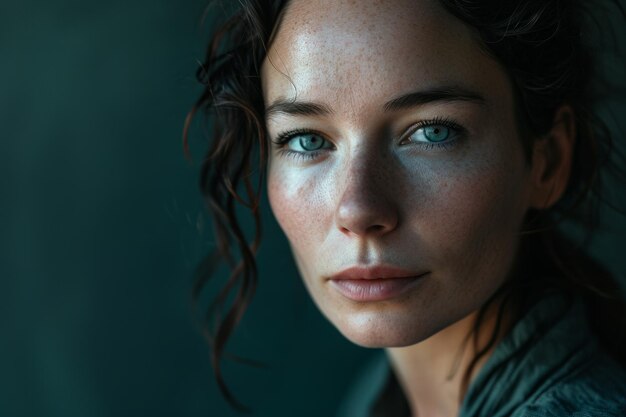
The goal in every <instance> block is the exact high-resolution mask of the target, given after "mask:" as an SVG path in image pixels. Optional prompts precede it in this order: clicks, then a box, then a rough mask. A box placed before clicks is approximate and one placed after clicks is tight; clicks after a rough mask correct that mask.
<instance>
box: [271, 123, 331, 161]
mask: <svg viewBox="0 0 626 417" xmlns="http://www.w3.org/2000/svg"><path fill="white" fill-rule="evenodd" d="M273 142H274V143H275V144H276V145H277V146H278V148H279V150H278V152H279V153H282V154H284V155H287V156H289V157H292V158H294V159H297V160H313V159H315V158H317V157H318V156H319V155H320V154H321V153H323V152H324V150H325V149H332V148H333V145H332V143H330V142H329V141H328V140H326V139H325V138H324V136H322V135H321V134H319V133H316V132H314V131H311V130H304V129H296V130H292V131H289V132H285V133H283V134H281V135H279V136H278V138H277V139H276V140H275V141H273Z"/></svg>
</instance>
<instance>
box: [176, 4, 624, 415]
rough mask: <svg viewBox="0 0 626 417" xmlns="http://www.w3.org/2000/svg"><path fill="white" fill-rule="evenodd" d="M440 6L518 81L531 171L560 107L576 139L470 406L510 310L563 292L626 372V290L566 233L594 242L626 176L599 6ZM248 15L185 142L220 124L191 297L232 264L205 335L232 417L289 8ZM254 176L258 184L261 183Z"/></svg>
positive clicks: (234, 26) (536, 217)
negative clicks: (614, 130) (272, 98)
mask: <svg viewBox="0 0 626 417" xmlns="http://www.w3.org/2000/svg"><path fill="white" fill-rule="evenodd" d="M438 1H439V2H440V4H441V5H442V6H443V7H444V8H445V9H446V10H447V11H448V12H449V13H451V14H452V15H454V16H456V17H457V18H458V19H460V20H461V21H463V22H464V23H466V24H467V25H468V26H470V27H472V28H474V29H475V31H476V33H477V34H478V35H479V38H480V40H481V47H482V48H483V49H484V50H485V51H486V52H487V53H488V54H489V55H490V56H491V57H492V58H493V59H495V60H496V61H498V62H499V63H500V64H501V65H502V67H503V68H504V69H505V71H507V73H508V75H509V77H510V79H511V81H512V85H513V90H514V95H515V98H516V112H517V119H518V125H519V130H520V134H521V135H520V136H521V137H522V141H523V145H524V149H525V152H526V157H527V161H528V163H530V157H531V149H532V145H533V141H534V140H535V139H536V138H538V137H540V136H542V135H545V134H546V133H547V132H549V131H550V129H551V127H552V123H553V120H554V115H555V112H556V110H557V108H558V107H560V106H561V105H563V104H567V105H569V106H571V108H572V109H573V113H574V115H575V126H576V131H577V137H576V142H575V148H574V152H573V160H572V171H571V172H572V175H571V177H570V179H569V183H568V186H567V188H566V191H565V193H564V195H563V197H562V198H561V199H560V201H559V202H558V203H557V204H556V205H554V206H553V207H551V208H550V209H548V210H544V211H538V210H530V211H529V212H528V213H527V216H526V219H525V223H524V229H523V231H522V234H521V245H520V249H519V254H518V257H517V262H516V264H515V266H514V267H515V268H514V269H515V273H513V274H512V276H511V278H510V279H509V280H507V281H506V283H505V284H504V285H503V286H502V287H501V288H500V289H499V290H498V291H497V292H496V294H494V295H493V296H492V297H491V298H490V299H489V300H488V301H487V302H486V303H485V304H484V305H483V306H482V308H481V309H480V311H479V314H478V315H477V320H476V322H475V323H474V327H473V333H472V335H474V336H476V335H477V334H478V329H479V328H480V326H481V324H482V323H483V319H484V317H485V313H486V312H487V310H488V309H489V308H490V306H492V305H495V300H496V299H497V298H498V297H500V298H501V299H502V300H503V301H502V303H500V304H499V306H498V316H497V317H498V320H497V324H496V326H495V330H494V332H493V334H492V335H491V338H490V340H489V342H488V343H487V345H486V346H482V347H481V348H479V349H478V351H477V353H476V355H475V356H474V358H473V360H472V361H471V363H470V366H469V368H468V369H467V370H466V373H465V374H464V378H463V387H462V390H461V392H462V394H463V395H464V393H465V391H466V390H467V387H468V385H469V378H470V374H471V371H472V369H473V368H474V367H475V366H476V364H477V362H478V361H479V359H480V358H481V357H483V356H484V355H485V354H486V353H487V352H488V351H489V349H490V348H491V347H493V345H494V344H495V343H496V341H497V340H498V337H499V336H501V333H503V332H504V331H505V329H504V328H503V326H502V325H501V318H502V317H503V312H504V307H505V305H507V304H509V303H510V304H511V305H514V306H515V309H514V311H515V313H514V314H515V315H514V320H517V319H519V318H520V317H521V316H522V315H523V314H524V312H525V311H526V310H527V309H528V307H529V306H530V305H531V304H532V303H533V302H535V301H536V300H537V299H538V298H539V296H540V295H541V294H542V293H546V292H549V291H554V290H559V291H565V292H566V293H568V294H571V295H582V296H583V298H584V299H585V301H586V304H587V307H588V308H587V311H588V316H589V319H590V322H591V325H592V329H593V330H594V331H595V333H596V334H597V336H598V337H599V339H600V341H601V343H602V345H603V346H604V347H605V349H606V350H607V351H608V352H609V353H610V354H612V355H613V356H614V357H615V358H616V359H618V361H620V362H621V363H622V364H626V313H625V311H626V310H625V309H624V303H623V300H622V298H621V291H620V287H619V286H618V285H617V283H616V282H615V281H614V279H613V278H612V276H611V275H610V274H609V273H608V271H607V270H605V269H604V268H603V267H602V266H601V265H599V264H598V263H596V262H595V261H593V260H592V259H591V258H590V257H589V256H588V255H586V253H585V250H584V249H585V248H584V246H585V245H584V244H585V243H586V242H587V239H583V241H582V242H579V243H578V244H575V243H573V241H572V240H571V239H569V238H566V237H565V235H564V234H563V233H562V232H561V231H560V230H559V228H557V226H558V225H559V223H561V222H562V220H570V221H573V222H576V223H577V224H579V225H582V226H583V228H584V230H586V236H587V237H589V236H591V234H592V233H593V232H594V231H595V230H596V229H597V224H598V223H597V208H598V203H599V202H600V201H602V198H601V197H602V193H601V181H600V176H599V173H600V170H601V168H603V169H606V170H608V171H611V172H614V173H617V174H618V175H620V176H623V173H622V172H621V171H620V170H619V168H618V166H619V165H617V164H615V163H614V160H613V161H612V160H611V159H609V155H611V154H612V153H615V150H614V149H613V146H612V141H611V135H610V132H609V130H608V129H607V128H606V126H605V125H604V124H603V122H602V121H601V120H600V119H599V118H598V117H596V116H595V115H594V113H593V112H592V107H591V106H592V104H591V103H592V101H593V100H592V98H593V96H592V93H593V86H592V84H591V83H592V80H593V74H594V70H595V68H594V66H593V65H592V64H593V59H592V56H591V54H590V45H587V44H585V42H584V41H585V39H584V36H583V33H584V32H583V29H584V28H585V27H587V26H585V24H589V23H588V22H585V18H586V17H587V16H590V15H592V13H591V10H590V8H591V7H597V5H598V4H600V3H599V2H591V1H586V2H583V1H582V0H579V1H574V0H570V1H560V0H525V1H520V0H517V1H510V0H509V1H505V0H481V1H478V0H438ZM238 3H239V4H238V7H236V8H235V9H234V10H231V11H227V10H226V9H223V11H224V13H225V14H227V15H229V16H227V17H226V18H225V19H224V21H223V22H221V23H220V24H219V25H217V27H216V29H215V30H214V32H213V33H212V38H211V41H210V43H209V45H208V48H207V52H206V57H205V59H204V62H203V63H202V65H201V66H200V67H199V69H198V71H197V78H198V80H199V81H200V82H201V83H202V84H203V85H204V91H203V93H202V95H201V96H200V98H199V99H198V101H197V102H196V103H195V105H194V106H193V108H192V110H191V112H190V113H189V115H188V118H187V120H186V122H185V129H184V132H183V138H184V145H185V151H186V152H187V153H188V152H189V150H188V132H189V126H190V122H191V120H192V118H193V117H194V115H195V114H196V113H197V112H198V111H202V112H204V113H205V116H206V117H207V118H208V119H210V120H211V121H212V126H213V133H212V135H210V148H209V151H208V154H207V155H206V157H205V159H204V160H203V164H202V169H201V173H200V189H201V191H202V194H203V195H204V197H205V199H206V204H207V207H208V210H209V212H210V214H211V217H212V220H213V225H214V229H215V233H216V235H217V241H218V245H217V247H216V248H215V250H213V251H212V252H211V253H210V254H208V255H207V256H206V258H205V259H204V260H203V261H202V262H201V263H200V265H199V266H198V269H197V272H196V278H195V281H194V285H193V289H192V296H193V299H194V303H196V302H197V300H198V298H199V295H200V294H201V292H202V290H203V289H204V287H205V286H206V285H205V284H206V283H207V281H208V279H209V278H210V277H212V276H214V275H215V268H216V266H217V264H218V263H219V261H225V262H226V263H227V264H228V266H229V268H230V269H231V273H230V276H229V277H228V279H227V280H226V282H225V283H224V284H223V286H222V287H221V290H220V291H219V293H218V295H217V296H216V298H215V299H214V300H213V302H212V304H211V305H210V306H209V307H208V309H207V313H206V316H205V322H204V328H205V330H206V332H205V334H206V337H207V340H208V342H209V344H210V347H211V363H212V366H213V369H214V372H215V376H216V378H217V382H218V385H219V388H220V390H221V391H222V393H223V395H224V396H225V398H226V399H227V400H228V401H229V403H230V404H231V405H232V406H234V407H235V408H237V409H239V410H241V411H247V410H248V409H247V408H246V407H244V406H243V405H242V404H240V403H239V402H238V401H237V400H236V399H235V398H234V396H233V395H232V393H231V392H230V390H229V389H228V387H227V386H226V384H225V382H224V379H223V376H222V373H221V368H220V361H221V358H222V355H223V354H224V353H225V352H224V347H225V344H226V341H227V340H228V338H229V337H230V335H231V334H232V332H233V330H234V329H235V327H236V326H237V324H238V323H239V321H240V320H241V318H242V316H243V314H244V312H245V310H246V308H247V306H248V305H249V303H250V301H251V299H252V297H253V295H254V291H255V288H256V285H257V276H258V271H257V267H256V262H255V254H256V252H257V249H258V247H259V244H260V239H261V224H260V214H259V201H260V193H261V191H262V187H263V184H264V172H265V169H264V168H265V164H266V158H267V137H266V136H267V133H266V128H265V122H264V120H265V109H264V103H263V97H262V89H261V81H260V68H261V64H262V62H263V60H264V59H265V56H266V53H267V50H268V49H269V47H270V45H271V43H272V40H273V37H274V34H275V32H276V30H277V28H278V27H279V26H280V20H281V17H282V16H283V14H284V11H285V10H286V8H287V6H288V3H289V2H288V1H286V0H240V1H239V2H238ZM596 3H597V4H596ZM605 4H606V5H607V7H609V6H610V5H611V4H612V5H613V6H614V7H618V8H619V10H621V12H622V14H624V15H626V14H625V13H624V10H623V9H622V8H621V6H620V4H619V3H617V2H611V1H610V0H607V1H606V2H605ZM257 158H258V159H257ZM255 171H256V175H257V182H256V184H255V183H253V179H252V178H253V176H254V174H255ZM240 192H241V193H243V194H244V195H245V197H242V195H240ZM236 204H240V205H242V206H243V207H246V208H247V209H249V211H250V214H251V215H252V217H253V219H254V224H255V230H254V236H253V239H252V241H251V242H249V241H248V240H247V239H248V237H247V236H246V234H245V233H244V231H243V230H242V227H241V222H240V220H239V219H238V216H237V213H236ZM233 252H235V253H233ZM233 296H234V298H233V299H232V301H231V302H228V300H229V298H230V297H233ZM470 336H471V335H468V340H469V337H470ZM474 339H475V340H474V343H476V338H474Z"/></svg>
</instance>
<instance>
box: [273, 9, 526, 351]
mask: <svg viewBox="0 0 626 417" xmlns="http://www.w3.org/2000/svg"><path fill="white" fill-rule="evenodd" d="M285 74H287V75H288V77H289V78H290V79H291V80H290V79H289V78H287V77H286V76H285ZM292 83H293V84H292ZM441 84H446V85H448V84H454V85H463V86H467V87H468V88H471V89H472V90H473V91H477V92H479V93H480V94H482V95H483V96H484V97H485V104H484V105H479V104H476V103H470V102H446V103H443V102H438V103H432V104H427V105H424V106H420V107H416V108H413V109H410V110H401V111H398V112H393V113H385V112H383V111H382V106H383V104H384V103H385V102H386V101H388V100H390V99H391V98H393V97H397V96H399V95H401V94H405V93H408V92H412V91H416V90H421V89H425V88H432V87H435V86H438V85H441ZM262 85H263V93H264V99H265V102H266V105H269V103H271V102H273V101H274V100H275V99H277V98H290V99H293V98H296V99H297V100H306V101H316V102H324V103H326V104H328V105H329V106H330V107H332V108H333V109H334V113H333V114H332V115H327V116H306V117H305V116H292V115H289V116H287V115H276V116H273V117H271V118H269V119H268V120H267V121H266V122H267V128H268V132H269V135H270V138H271V139H275V138H276V136H277V135H278V134H280V133H281V132H283V131H286V130H292V129H313V130H315V131H318V132H321V133H322V134H323V137H324V139H325V140H326V141H327V143H328V144H330V145H331V148H329V149H324V150H323V152H322V154H321V155H320V156H318V157H317V158H316V159H314V160H312V161H304V160H296V159H293V158H291V157H290V156H288V155H285V154H280V153H279V152H278V149H277V148H276V147H275V145H272V146H273V149H272V151H271V152H270V156H269V165H268V197H269V201H270V205H271V208H272V211H273V213H274V215H275V217H276V219H277V221H278V223H279V225H280V227H281V228H282V230H283V231H284V233H285V234H286V236H287V238H288V240H289V242H290V245H291V249H292V252H293V255H294V258H295V260H296V263H297V266H298V269H299V271H300V273H301V276H302V279H303V280H304V283H305V285H306V287H307V289H308V291H309V293H310V294H311V296H312V298H313V300H314V301H315V303H316V304H317V306H318V307H319V308H320V310H321V311H322V313H323V314H324V315H325V316H326V317H327V318H328V319H329V320H330V321H331V322H332V323H333V324H334V325H335V326H336V327H337V328H338V330H339V331H340V332H342V333H343V334H344V335H345V336H346V337H347V338H348V339H350V340H351V341H353V342H354V343H357V344H359V345H362V346H369V347H399V346H408V345H412V344H415V343H418V342H420V341H422V340H424V339H426V338H428V337H429V336H431V335H433V334H435V333H437V332H438V331H439V330H441V329H444V328H446V327H448V326H450V325H451V324H453V323H455V322H457V321H459V320H460V319H462V318H464V317H466V316H468V315H469V314H471V313H472V312H474V311H476V310H477V309H478V308H480V306H481V305H482V304H483V303H484V302H485V301H486V300H487V299H488V298H489V296H490V295H492V294H493V292H494V291H496V289H497V288H498V287H499V286H500V285H501V284H502V282H503V281H504V279H505V278H506V277H507V274H508V273H509V271H510V269H511V266H512V262H513V260H514V256H515V252H516V249H517V245H518V241H519V235H518V233H519V229H520V227H521V222H522V219H523V216H524V213H525V212H526V210H527V209H528V207H529V200H530V194H531V191H532V183H531V177H532V173H531V167H529V166H527V165H526V164H525V159H524V154H523V150H522V146H521V142H520V139H519V137H518V134H517V132H516V129H515V119H514V107H513V97H512V89H511V84H510V81H509V79H508V78H507V76H506V74H505V72H504V71H503V69H502V68H501V67H500V66H499V65H498V64H497V63H496V62H495V61H494V60H492V59H491V58H489V57H488V56H487V55H486V54H485V53H484V52H482V50H481V49H480V47H479V45H478V43H477V41H476V39H475V35H474V34H473V33H472V32H471V31H470V29H468V28H467V27H466V26H464V25H463V24H462V23H461V22H460V21H458V20H456V19H455V18H454V17H452V16H450V15H449V14H447V13H446V12H445V11H444V10H443V9H441V7H440V6H439V5H438V4H437V3H436V2H433V1H415V0H401V1H393V2H380V1H379V2H376V1H369V0H368V1H366V0H364V1H359V2H343V1H340V2H337V1H331V0H307V1H304V0H295V1H292V2H291V4H290V5H289V7H288V9H287V11H286V14H285V16H284V20H283V23H282V26H281V27H280V28H279V30H278V33H277V36H276V39H275V40H274V42H273V44H272V46H271V48H270V51H269V53H268V57H267V59H266V60H265V62H264V64H263V67H262ZM294 86H295V89H294ZM296 92H297V94H296ZM436 117H445V118H449V119H452V120H454V121H455V122H456V123H458V124H459V125H461V126H463V127H464V128H465V129H467V132H468V133H467V135H464V136H462V137H460V138H459V139H458V140H457V141H456V142H455V143H454V145H453V146H450V147H444V148H432V149H426V148H424V147H419V146H414V145H415V144H411V143H408V144H407V143H406V142H401V140H400V138H401V137H402V136H403V135H404V134H405V133H407V132H408V131H410V129H411V127H412V126H413V125H414V124H415V123H417V122H419V121H421V120H431V119H433V118H436ZM295 141H297V139H295ZM401 143H402V144H401ZM379 263H388V264H393V265H396V266H399V267H404V268H407V269H410V270H413V271H429V272H430V274H429V275H427V276H426V277H425V278H424V279H422V280H421V282H420V283H419V284H418V285H417V286H416V287H415V288H414V289H413V290H412V291H410V292H408V293H405V294H403V295H402V296H400V297H397V298H393V299H389V300H385V301H378V302H354V301H352V300H349V299H347V298H345V297H344V296H343V295H342V294H340V293H338V292H337V291H336V290H335V289H334V288H333V287H332V286H331V285H330V283H329V281H328V280H327V278H328V277H329V276H331V275H333V274H336V273H338V272H339V271H341V270H343V269H345V268H347V267H350V266H355V265H365V264H379ZM285 278H288V277H285Z"/></svg>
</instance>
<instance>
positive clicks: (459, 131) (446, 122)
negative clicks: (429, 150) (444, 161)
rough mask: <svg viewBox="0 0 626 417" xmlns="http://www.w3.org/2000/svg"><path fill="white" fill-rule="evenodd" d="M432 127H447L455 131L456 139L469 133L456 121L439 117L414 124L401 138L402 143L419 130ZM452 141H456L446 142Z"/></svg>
mask: <svg viewBox="0 0 626 417" xmlns="http://www.w3.org/2000/svg"><path fill="white" fill-rule="evenodd" d="M430 126H445V127H447V128H449V129H451V130H453V131H455V135H454V137H456V136H459V135H463V134H466V133H467V129H466V128H464V127H463V126H461V125H460V124H458V123H456V122H455V121H454V120H452V119H449V118H447V117H440V116H437V117H435V118H433V119H424V120H420V121H419V122H417V123H414V124H413V125H412V126H411V127H410V128H409V129H408V131H407V132H406V133H405V134H403V135H402V136H401V137H400V143H402V142H404V141H405V140H406V139H408V138H409V137H411V136H412V135H413V134H414V133H415V132H417V131H418V130H419V129H422V128H425V127H430ZM451 140H454V139H450V140H446V141H445V142H448V141H451ZM433 143H434V142H433ZM442 143H443V142H442Z"/></svg>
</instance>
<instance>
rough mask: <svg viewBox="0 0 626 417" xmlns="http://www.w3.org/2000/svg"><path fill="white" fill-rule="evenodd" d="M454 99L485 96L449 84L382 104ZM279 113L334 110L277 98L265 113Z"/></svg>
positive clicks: (390, 107)
mask: <svg viewBox="0 0 626 417" xmlns="http://www.w3.org/2000/svg"><path fill="white" fill-rule="evenodd" d="M456 101H466V102H472V103H476V104H480V105H484V104H485V103H486V100H485V97H483V96H482V95H481V94H480V93H478V92H475V91H472V90H469V89H466V88H462V87H457V86H450V87H440V88H433V89H429V90H423V91H414V92H411V93H408V94H403V95H401V96H398V97H396V98H393V99H391V100H389V101H388V102H386V103H385V104H384V105H383V111H385V112H393V111H399V110H406V109H411V108H413V107H417V106H422V105H424V104H429V103H435V102H456ZM279 113H282V114H288V115H294V116H327V115H331V114H333V113H334V111H333V109H332V108H331V107H330V106H328V105H327V104H324V103H315V102H309V101H290V100H285V99H281V98H279V99H277V100H275V101H274V102H272V104H270V105H269V106H268V107H267V108H266V109H265V115H266V117H268V118H270V117H272V116H274V115H275V114H279Z"/></svg>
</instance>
